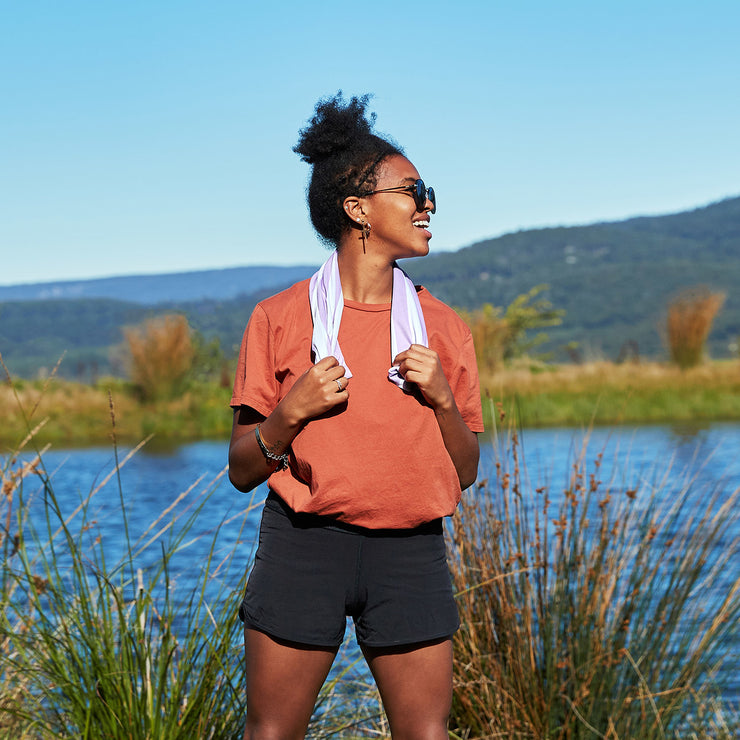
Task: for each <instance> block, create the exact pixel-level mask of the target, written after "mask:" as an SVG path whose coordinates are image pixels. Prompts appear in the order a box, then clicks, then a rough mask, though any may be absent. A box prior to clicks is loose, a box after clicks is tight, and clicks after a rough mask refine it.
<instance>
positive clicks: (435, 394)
mask: <svg viewBox="0 0 740 740" xmlns="http://www.w3.org/2000/svg"><path fill="white" fill-rule="evenodd" d="M393 364H394V365H398V366H399V367H398V369H399V372H400V373H401V375H403V377H404V378H405V379H406V380H408V381H410V382H413V383H416V385H417V386H419V390H420V391H421V393H422V395H423V396H424V398H425V399H426V401H427V403H428V404H429V405H430V406H431V407H432V408H433V409H434V414H435V416H436V417H437V424H438V425H439V430H440V432H441V433H442V439H443V441H444V444H445V447H446V448H447V452H448V453H449V455H450V458H451V459H452V463H453V465H454V466H455V470H457V477H458V479H459V481H460V488H461V489H463V488H467V487H468V486H472V485H473V483H475V479H476V478H477V477H478V458H479V455H480V450H479V448H478V435H477V434H476V433H475V432H471V431H470V429H469V427H468V425H467V424H466V423H465V421H464V419H463V418H462V416H461V414H460V410H459V409H458V408H457V403H455V396H454V395H453V394H452V389H451V388H450V384H449V383H448V382H447V378H446V377H445V374H444V371H443V370H442V364H441V363H440V361H439V356H438V355H437V353H436V352H435V351H434V350H431V349H429V348H428V347H424V346H423V345H421V344H412V345H411V347H409V349H407V350H406V351H405V352H401V353H400V354H399V355H397V356H396V357H395V359H394V360H393Z"/></svg>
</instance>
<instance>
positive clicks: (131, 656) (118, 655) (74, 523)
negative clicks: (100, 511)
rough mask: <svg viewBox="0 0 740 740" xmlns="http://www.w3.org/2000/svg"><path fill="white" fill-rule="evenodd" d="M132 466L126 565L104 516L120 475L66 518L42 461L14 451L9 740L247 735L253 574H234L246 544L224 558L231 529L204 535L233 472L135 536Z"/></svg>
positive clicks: (5, 637)
mask: <svg viewBox="0 0 740 740" xmlns="http://www.w3.org/2000/svg"><path fill="white" fill-rule="evenodd" d="M31 438H32V435H31ZM125 463H126V460H123V461H121V462H120V463H119V462H118V460H117V461H116V464H115V466H114V469H113V471H112V472H111V476H109V478H110V477H115V478H117V479H118V495H119V499H120V511H121V514H122V531H121V538H122V540H123V543H124V555H123V557H120V558H119V559H117V560H116V562H113V563H110V562H108V554H107V552H108V550H107V548H106V546H105V542H104V541H103V537H102V535H101V533H100V531H99V530H98V526H97V522H96V520H95V518H94V514H95V511H94V507H93V504H94V501H95V497H96V495H98V494H99V492H100V491H101V490H102V489H103V486H104V484H105V483H106V482H107V479H106V480H105V481H103V482H102V483H101V484H100V485H98V486H97V487H96V488H95V489H94V490H92V491H91V492H90V493H89V494H88V495H87V496H86V497H85V498H84V499H83V500H81V501H80V504H79V506H78V507H77V508H76V509H75V511H73V512H71V513H67V512H63V511H62V510H61V508H60V505H59V501H58V499H57V496H56V494H55V491H54V486H53V481H52V477H51V476H50V475H49V474H48V472H47V471H46V470H45V468H44V465H43V455H42V454H39V455H36V456H35V457H32V459H31V460H24V459H23V458H21V457H19V456H18V455H17V454H13V455H11V456H10V457H9V458H8V459H7V461H6V462H5V464H4V465H3V469H2V480H3V493H4V494H5V495H4V497H3V501H2V506H3V507H4V511H2V521H3V532H2V534H3V540H2V558H3V575H2V612H1V613H0V645H1V646H2V653H1V654H0V682H1V683H2V687H3V691H2V695H3V699H2V703H1V704H0V733H3V732H5V736H7V737H28V738H31V737H33V738H37V737H38V738H47V737H75V738H102V737H105V738H132V739H134V738H142V739H143V738H193V737H198V738H232V737H233V738H237V737H241V731H242V726H243V720H244V711H245V708H244V692H243V690H242V689H241V684H242V672H243V668H242V662H243V661H242V650H243V649H242V647H241V633H240V630H239V628H238V617H237V611H236V605H237V604H238V601H239V598H240V594H241V591H242V590H243V585H244V584H243V576H242V577H241V578H239V577H238V576H236V577H235V576H234V572H233V570H232V571H230V570H229V566H230V564H231V562H232V560H233V559H234V556H235V554H236V549H233V550H232V551H231V552H228V553H226V555H225V556H224V555H223V553H221V552H220V550H219V548H218V544H217V543H218V539H217V538H218V535H219V531H220V529H221V525H220V526H218V527H216V528H215V530H214V531H212V532H203V531H202V527H199V526H198V522H199V518H201V515H202V514H203V512H205V511H206V508H207V507H208V504H209V500H210V498H211V496H212V493H213V491H214V490H215V487H216V485H217V483H218V481H219V479H220V478H221V477H222V476H223V473H224V472H225V471H222V472H221V473H220V474H219V475H218V476H216V477H215V478H214V479H213V480H211V481H205V482H203V481H200V482H198V483H197V484H195V485H194V486H191V488H190V489H188V490H187V491H185V492H184V493H182V494H181V495H180V496H179V497H178V499H177V500H176V501H175V502H174V503H173V504H171V505H170V506H169V507H167V508H165V509H164V510H163V511H162V512H161V513H160V514H159V515H158V516H157V517H156V518H155V519H154V521H152V522H151V523H150V525H149V526H148V528H147V529H146V531H145V532H144V533H143V534H141V535H140V536H139V537H137V538H136V539H133V538H132V536H131V535H130V532H129V528H128V523H127V522H128V515H129V512H128V511H127V505H126V500H125V495H124V492H123V489H122V487H121V481H120V476H119V472H120V469H121V467H122V465H124V464H125ZM198 485H200V486H202V487H201V489H199V490H196V489H197V486H198ZM34 488H35V489H36V491H35V492H34V491H33V489H34ZM29 489H31V491H29ZM106 495H108V494H106ZM34 498H36V500H35V501H34ZM39 498H40V499H41V500H39ZM253 505H254V504H253V503H250V504H248V505H247V506H246V507H245V508H244V510H243V511H242V512H240V514H239V515H238V519H239V520H241V521H240V523H239V522H238V521H237V524H236V526H237V527H242V528H243V527H244V524H245V521H246V513H247V512H248V510H249V509H250V508H251V506H253ZM32 511H42V512H43V516H42V517H38V516H32V515H31V512H32ZM209 520H211V521H212V518H210V519H209ZM222 524H223V523H222ZM232 526H234V525H233V523H232ZM240 538H241V533H240ZM199 540H203V541H204V542H206V543H207V547H206V548H205V551H206V552H207V556H206V557H205V559H204V560H203V561H202V562H196V563H191V567H190V568H189V569H188V572H187V574H185V573H183V572H177V573H175V567H174V563H175V561H176V559H177V558H180V559H182V558H184V557H185V556H186V555H187V550H188V548H189V547H191V546H192V545H193V544H194V543H195V542H196V541H199ZM200 551H201V552H202V551H203V547H202V546H201V550H200ZM144 561H146V562H148V563H150V565H149V566H148V567H145V566H143V565H142V564H141V563H142V562H144ZM227 574H228V575H229V576H230V578H229V579H228V580H226V579H225V576H226V575H227Z"/></svg>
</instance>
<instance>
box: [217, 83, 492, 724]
mask: <svg viewBox="0 0 740 740" xmlns="http://www.w3.org/2000/svg"><path fill="white" fill-rule="evenodd" d="M366 106H367V96H365V97H362V98H352V100H351V101H349V102H348V103H345V101H344V100H343V98H342V97H341V93H340V94H339V95H337V96H336V97H335V98H333V99H330V100H326V101H320V102H319V104H318V105H317V106H316V114H315V116H314V118H313V119H312V120H311V122H310V123H309V125H308V126H307V127H306V128H305V129H304V130H303V131H301V133H300V139H299V143H298V145H297V146H296V147H295V151H296V152H297V153H298V154H299V155H300V156H301V157H302V159H303V160H304V161H306V162H307V163H309V164H310V165H312V167H313V170H312V175H311V181H310V185H309V189H308V205H309V210H310V214H311V220H312V222H313V225H314V227H315V228H316V230H317V232H318V233H319V235H320V236H321V237H322V239H323V240H325V241H326V242H327V243H328V244H329V245H331V246H332V247H334V248H335V251H334V252H333V254H332V256H331V257H330V258H329V260H327V262H326V263H325V264H324V266H323V267H322V268H321V269H320V270H319V272H318V273H317V274H316V275H314V277H313V278H312V279H311V280H310V281H303V282H300V283H297V284H296V285H294V286H293V287H291V288H289V289H288V290H286V291H284V292H282V293H280V294H278V295H276V296H273V297H272V298H269V299H267V300H266V301H263V302H262V303H260V304H259V305H258V306H257V307H256V308H255V310H254V313H253V314H252V317H251V319H250V321H249V325H248V326H247V330H246V332H245V335H244V341H243V343H242V348H241V354H240V359H239V366H238V369H237V374H236V381H235V385H234V394H233V397H232V400H231V405H232V407H233V408H234V412H235V413H234V425H233V431H232V436H231V444H230V448H229V466H230V467H229V476H230V479H231V481H232V483H233V484H234V486H236V488H238V489H239V490H241V491H249V490H251V489H252V488H254V487H255V486H256V485H258V484H259V483H261V482H263V481H265V480H267V479H268V478H269V489H270V494H269V496H268V499H267V501H266V503H265V509H264V512H263V518H262V525H261V530H260V541H259V548H258V551H257V555H256V558H255V564H254V568H253V570H252V573H251V574H250V578H249V583H248V586H247V593H246V596H245V599H244V601H243V603H242V605H241V608H240V616H241V617H242V619H243V621H244V623H245V633H244V634H245V647H246V681H247V725H246V730H245V734H244V737H245V738H266V737H270V738H300V737H303V736H304V734H305V732H306V728H307V725H308V723H309V720H310V717H311V713H312V711H313V707H314V703H315V700H316V697H317V695H318V692H319V690H320V688H321V686H322V684H323V682H324V680H325V679H326V676H327V674H328V672H329V669H330V667H331V665H332V661H333V660H334V657H335V655H336V652H337V650H338V648H339V646H340V644H341V642H342V638H343V634H344V629H345V624H346V617H347V616H352V617H353V619H354V622H355V629H356V635H357V640H358V643H359V644H360V647H361V649H362V651H363V654H364V656H365V658H366V660H367V662H368V665H369V667H370V670H371V671H372V674H373V676H374V678H375V680H376V683H377V685H378V689H379V691H380V694H381V697H382V700H383V705H384V708H385V711H386V714H387V717H388V721H389V724H390V727H391V731H392V733H393V737H394V738H412V737H419V738H421V737H423V738H447V729H446V728H447V721H448V717H449V712H450V705H451V699H452V635H453V634H454V632H455V630H456V629H457V627H458V625H459V623H458V617H457V610H456V606H455V602H454V599H453V595H452V590H451V584H450V578H449V573H448V571H447V564H446V560H445V550H444V539H443V534H442V524H441V520H442V517H444V516H447V515H450V514H452V513H453V511H454V508H455V506H456V504H457V502H458V500H459V498H460V492H461V490H462V489H464V488H466V487H467V486H469V485H471V484H472V483H473V482H474V480H475V477H476V474H477V467H478V440H477V435H476V433H477V432H479V431H482V430H483V426H482V418H481V410H480V393H479V387H478V373H477V369H476V366H475V356H474V351H473V344H472V339H471V336H470V332H469V330H468V329H467V327H466V326H465V324H464V323H463V322H462V321H461V320H460V319H459V318H458V317H457V315H456V314H455V313H454V312H453V311H452V310H451V309H449V308H448V307H447V306H445V305H444V304H443V303H441V302H440V301H438V300H436V299H435V298H433V297H432V296H431V295H430V294H429V293H428V291H426V290H424V289H423V288H420V289H417V288H415V287H414V286H413V284H412V283H411V281H410V280H409V279H408V278H407V277H406V275H405V274H404V273H403V272H402V271H401V270H400V269H398V267H397V266H396V261H397V260H400V259H403V258H406V257H419V256H422V255H425V254H427V253H428V251H429V240H430V239H431V236H432V234H431V232H430V231H429V217H430V214H432V213H434V212H435V210H436V207H435V196H434V192H433V190H432V189H431V188H429V189H427V188H426V187H425V185H424V183H423V182H422V180H421V178H420V176H419V173H418V171H417V170H416V168H415V167H414V165H413V164H412V163H411V162H410V161H409V160H408V159H406V157H405V156H404V155H403V152H402V151H401V150H400V149H399V148H398V147H397V146H396V145H394V144H393V143H391V142H390V141H388V140H386V139H384V138H382V137H379V136H377V135H375V134H374V133H372V130H371V129H372V123H373V120H374V118H373V117H370V118H369V119H368V117H367V116H366V112H365V109H366Z"/></svg>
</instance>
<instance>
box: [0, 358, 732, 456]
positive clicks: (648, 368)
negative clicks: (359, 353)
mask: <svg viewBox="0 0 740 740" xmlns="http://www.w3.org/2000/svg"><path fill="white" fill-rule="evenodd" d="M481 393H482V396H483V400H484V402H483V408H484V414H485V415H486V419H485V421H486V427H487V428H489V429H490V428H491V422H492V420H491V409H492V407H494V406H495V407H497V408H499V409H502V410H503V411H504V412H505V413H506V415H507V417H508V418H509V419H515V420H516V423H517V425H518V426H519V427H520V428H532V427H553V426H575V427H579V426H584V427H585V426H590V425H596V426H598V425H619V424H659V423H676V422H687V423H696V422H699V423H705V422H710V421H738V420H740V361H738V360H723V361H714V362H705V363H703V364H701V365H698V366H696V367H693V368H689V369H686V370H681V369H679V368H678V367H676V366H675V365H671V364H667V363H658V362H647V361H645V362H639V363H637V362H627V363H622V364H615V363H612V362H590V363H584V364H571V365H550V364H543V363H537V362H534V361H530V360H525V359H522V360H519V361H515V362H512V363H511V364H510V365H509V366H507V367H505V368H502V369H498V370H497V371H496V372H495V373H492V374H488V373H485V371H484V372H482V373H481ZM229 399H230V389H229V387H226V385H225V384H224V383H223V382H222V383H217V382H205V381H201V382H191V383H189V384H188V385H187V386H186V387H184V388H183V389H182V391H181V392H179V393H178V394H177V395H176V396H174V397H170V398H163V399H159V400H145V399H142V398H141V396H140V394H139V393H138V392H137V388H136V386H135V385H134V384H132V383H131V382H128V381H125V380H121V379H118V378H103V379H101V380H100V381H98V382H97V383H96V384H95V385H88V384H83V383H78V382H73V381H67V380H61V379H57V378H53V377H52V378H51V379H48V380H46V381H41V380H34V381H31V380H13V381H9V380H8V381H6V382H5V383H2V384H0V409H2V419H3V424H2V425H0V448H5V449H12V448H13V446H14V445H16V444H18V443H19V442H20V440H22V439H23V438H24V437H25V436H26V434H27V433H28V430H29V429H36V432H35V439H36V442H37V443H38V444H48V443H51V444H54V445H59V444H63V445H65V446H69V447H75V446H90V445H100V444H108V443H109V441H110V436H111V413H115V424H116V437H117V439H118V441H119V442H121V443H123V444H137V443H138V442H139V441H140V440H142V439H144V438H146V437H150V436H151V437H153V442H154V444H157V443H162V444H178V443H180V442H190V441H194V440H199V439H226V438H227V437H228V435H229V433H230V430H231V413H230V411H229V408H228V404H229ZM491 401H492V402H493V404H491V403H490V402H491Z"/></svg>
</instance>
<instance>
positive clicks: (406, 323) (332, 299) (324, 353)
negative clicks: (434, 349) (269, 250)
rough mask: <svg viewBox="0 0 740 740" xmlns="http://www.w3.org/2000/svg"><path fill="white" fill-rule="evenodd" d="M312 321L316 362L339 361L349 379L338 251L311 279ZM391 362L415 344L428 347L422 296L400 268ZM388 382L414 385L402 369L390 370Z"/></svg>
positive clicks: (396, 273)
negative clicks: (341, 342)
mask: <svg viewBox="0 0 740 740" xmlns="http://www.w3.org/2000/svg"><path fill="white" fill-rule="evenodd" d="M309 300H310V302H311V317H312V318H313V337H312V339H311V347H312V349H313V352H314V358H315V360H316V362H318V361H319V360H321V359H323V358H324V357H328V356H329V355H331V356H333V357H336V359H337V362H339V364H340V365H342V366H343V367H344V370H345V377H347V378H351V377H352V373H351V371H350V369H349V368H348V367H347V363H346V362H345V361H344V356H343V355H342V350H341V348H340V346H339V325H340V324H341V322H342V311H343V310H344V296H343V295H342V283H341V281H340V279H339V265H338V264H337V253H336V250H335V251H334V252H332V255H331V257H329V259H328V260H326V262H324V264H323V265H322V266H321V267H320V268H319V270H318V271H317V272H316V273H315V274H314V275H313V276H312V277H311V282H310V284H309ZM390 330H391V357H390V359H391V361H393V358H394V357H395V356H396V355H397V354H398V353H399V352H403V351H404V350H406V349H408V348H409V347H410V346H411V345H412V344H422V345H424V346H425V347H426V346H427V345H428V339H427V329H426V324H425V323H424V314H423V312H422V310H421V304H420V303H419V296H418V295H417V293H416V288H415V287H414V284H413V282H412V281H411V279H410V278H409V276H408V275H407V274H406V273H405V272H404V271H403V270H402V269H401V268H400V267H397V266H394V267H393V297H392V301H391V326H390ZM388 379H389V380H390V381H391V382H392V383H395V384H396V385H397V386H398V387H399V388H401V389H403V390H405V391H409V390H411V387H412V386H411V384H409V383H406V381H405V380H404V379H403V378H402V377H401V375H400V374H399V372H398V368H397V367H395V366H393V367H391V368H390V369H389V370H388Z"/></svg>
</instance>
